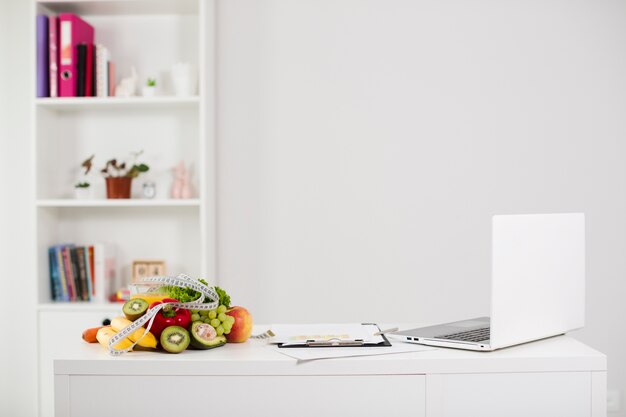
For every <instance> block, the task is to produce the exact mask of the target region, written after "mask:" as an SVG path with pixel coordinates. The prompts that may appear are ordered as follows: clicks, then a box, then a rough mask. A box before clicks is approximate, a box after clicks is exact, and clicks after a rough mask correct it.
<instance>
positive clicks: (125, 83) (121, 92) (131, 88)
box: [115, 66, 139, 97]
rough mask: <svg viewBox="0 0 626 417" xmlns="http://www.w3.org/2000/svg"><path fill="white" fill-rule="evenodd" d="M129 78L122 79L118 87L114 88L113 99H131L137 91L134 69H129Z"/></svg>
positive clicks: (135, 71) (136, 77)
mask: <svg viewBox="0 0 626 417" xmlns="http://www.w3.org/2000/svg"><path fill="white" fill-rule="evenodd" d="M130 73H131V76H130V77H128V78H122V81H120V83H119V85H118V86H117V87H116V88H115V97H133V96H134V95H135V92H136V91H137V80H138V79H139V77H138V76H137V70H136V69H135V67H134V66H133V67H131V68H130Z"/></svg>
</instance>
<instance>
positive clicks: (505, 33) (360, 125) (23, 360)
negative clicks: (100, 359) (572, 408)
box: [0, 0, 626, 416]
mask: <svg viewBox="0 0 626 417" xmlns="http://www.w3.org/2000/svg"><path fill="white" fill-rule="evenodd" d="M28 3H29V2H26V1H23V0H0V53H1V55H0V56H2V57H6V56H8V55H7V51H8V53H9V54H10V56H11V62H12V64H11V65H8V64H7V61H6V60H5V59H3V60H2V61H0V166H1V167H2V170H1V171H0V172H1V173H2V175H0V190H2V198H1V199H0V230H1V231H2V235H3V237H2V238H0V262H1V263H2V272H3V277H2V285H3V287H2V288H3V300H2V302H1V303H0V309H1V314H2V316H3V317H6V315H7V314H12V313H11V312H13V311H16V310H17V311H20V310H19V308H20V307H19V303H21V301H22V300H21V299H20V298H19V297H20V295H22V294H28V292H29V286H30V285H31V283H33V282H34V280H32V279H26V278H24V277H23V276H22V275H23V274H24V272H23V271H24V269H23V266H24V265H28V262H29V259H28V257H27V256H25V253H26V252H27V251H23V250H22V249H21V248H24V247H26V246H28V245H29V244H30V241H29V236H32V235H31V234H30V231H29V230H28V227H30V225H29V224H28V223H27V222H28V219H26V218H25V217H23V213H25V212H27V210H29V209H30V206H29V205H28V200H27V198H28V192H29V190H28V189H26V188H24V187H22V183H19V182H18V183H16V182H14V181H12V179H13V178H15V177H16V176H17V175H16V173H18V174H19V176H20V177H21V178H23V177H22V176H23V175H25V173H27V172H28V170H24V171H20V167H23V166H24V164H27V163H28V162H29V159H28V155H29V153H28V152H29V145H28V141H29V139H28V137H29V132H28V131H27V128H28V117H29V114H28V110H29V108H28V100H29V98H28V96H27V95H25V94H24V91H27V90H28V89H30V88H31V87H32V86H31V85H30V82H31V80H30V79H29V76H28V74H29V73H28V72H27V71H13V70H12V68H15V67H19V68H28V67H27V65H29V64H28V58H29V57H28V51H29V43H28V42H29V37H28V30H29V27H28V26H27V25H25V24H24V22H27V21H28V19H29V16H30V15H29V12H28V7H29V5H28ZM625 8H626V4H625V3H624V2H622V1H619V0H614V1H607V0H572V1H565V0H561V1H557V0H542V1H539V0H532V1H521V0H516V1H511V0H498V1H495V0H493V1H489V0H477V1H473V2H465V1H461V0H458V1H451V0H440V1H426V0H419V1H408V0H406V1H401V0H391V1H389V0H387V1H383V0H376V1H374V0H358V1H357V0H332V1H331V0H316V1H313V0H307V1H305V0H298V1H295V0H280V1H279V0H275V1H269V0H268V1H263V2H260V1H257V0H228V1H220V2H219V29H218V46H219V53H218V61H219V68H218V69H219V74H218V86H217V87H218V91H219V92H218V94H219V98H218V104H219V106H218V108H219V114H218V137H219V146H218V147H219V149H218V155H219V170H218V175H219V184H218V186H219V201H220V204H219V219H220V221H219V234H220V235H219V273H220V279H221V282H222V283H223V284H224V286H225V287H226V288H227V289H229V291H230V292H231V293H232V294H233V296H234V299H235V301H236V302H237V303H238V304H242V305H246V306H248V307H249V308H250V309H251V311H252V312H253V314H254V315H255V318H256V320H257V322H272V321H291V322H295V321H324V320H335V321H342V320H376V321H381V322H395V321H402V322H407V321H415V322H435V321H440V320H448V319H455V318H462V317H464V316H466V315H468V314H480V313H484V312H485V311H486V310H487V306H486V303H487V297H486V289H487V288H488V274H489V271H488V269H489V268H488V262H489V221H490V220H489V217H490V216H491V215H492V214H494V213H517V212H539V211H562V210H567V211H572V210H582V211H585V212H586V213H587V220H588V285H589V288H588V314H587V318H588V326H587V327H586V328H585V329H584V330H583V331H581V332H578V333H577V335H578V336H579V337H580V338H581V339H583V340H584V341H586V342H587V343H589V344H591V345H593V346H595V347H597V348H598V349H600V350H602V351H604V352H606V353H608V354H609V367H610V374H609V387H617V388H619V389H621V390H622V392H623V391H624V390H625V389H626V358H625V357H624V354H623V352H622V350H623V349H621V346H624V343H626V340H625V339H626V337H624V336H623V335H624V333H623V332H621V329H622V328H623V317H624V316H625V315H626V314H625V313H626V311H625V310H626V307H624V304H623V303H622V295H623V294H624V292H625V290H626V288H625V284H624V275H625V273H626V257H624V253H625V249H626V233H625V232H626V217H625V213H626V193H625V190H626V164H624V162H623V159H624V155H625V154H626V144H624V137H625V133H626V118H624V117H623V116H624V114H626V113H625V110H626V81H625V80H626V78H625V77H624V74H626V49H625V48H624V47H623V43H624V39H626V33H625V32H626V10H625ZM9 71H10V73H9ZM9 74H10V77H9V76H8V75H9ZM9 174H10V175H11V176H8V175H9ZM23 181H24V182H26V183H29V182H28V181H30V179H28V178H24V179H23ZM8 196H10V197H8ZM7 236H10V237H11V239H10V240H9V239H7V238H6V237H7ZM30 290H32V288H30ZM6 294H10V296H6ZM23 314H24V319H23V320H20V321H19V322H9V323H8V324H7V323H6V321H5V326H6V327H5V329H8V330H9V331H10V335H11V339H12V340H17V341H18V342H12V343H11V348H10V349H9V346H8V345H7V344H6V343H2V344H0V349H1V350H0V361H1V362H0V369H2V372H0V414H1V415H5V414H6V415H11V416H20V415H25V416H32V415H34V410H35V403H34V397H33V385H34V381H35V376H34V375H35V368H34V363H33V358H34V336H35V333H36V329H35V327H34V326H35V324H34V320H33V319H32V317H33V316H34V313H32V312H31V311H23ZM609 330H611V332H610V333H609ZM7 351H10V355H9V354H7ZM621 415H626V414H621Z"/></svg>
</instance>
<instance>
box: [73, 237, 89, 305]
mask: <svg viewBox="0 0 626 417" xmlns="http://www.w3.org/2000/svg"><path fill="white" fill-rule="evenodd" d="M75 253H76V264H77V265H76V266H77V269H78V277H79V281H80V292H81V294H80V295H81V297H80V298H81V300H83V301H89V284H88V282H87V265H86V263H85V247H84V246H78V247H77V248H76V252H75Z"/></svg>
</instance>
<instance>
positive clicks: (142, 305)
mask: <svg viewBox="0 0 626 417" xmlns="http://www.w3.org/2000/svg"><path fill="white" fill-rule="evenodd" d="M148 307H150V305H149V304H148V302H147V301H146V300H144V299H143V298H133V299H132V300H128V301H126V303H124V306H123V307H122V311H123V312H124V315H125V316H126V318H127V319H128V320H130V321H135V320H137V319H138V318H139V317H141V316H143V315H144V314H146V311H148Z"/></svg>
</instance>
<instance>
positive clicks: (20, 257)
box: [0, 0, 37, 417]
mask: <svg viewBox="0 0 626 417" xmlns="http://www.w3.org/2000/svg"><path fill="white" fill-rule="evenodd" d="M29 6H30V2H27V1H23V0H0V57H1V58H0V265H1V270H2V275H1V276H0V283H1V288H2V301H0V317H2V324H3V331H4V337H3V338H2V339H3V341H2V343H0V415H1V416H12V417H13V416H15V417H20V416H34V415H35V413H36V410H37V403H36V396H35V393H36V391H35V387H36V381H37V379H36V368H35V343H36V339H35V337H36V334H37V324H36V321H35V309H34V305H35V301H36V299H35V298H34V297H33V295H34V294H35V288H34V284H35V280H34V279H33V278H32V276H31V275H30V273H31V272H32V268H31V266H30V264H31V263H32V257H31V256H28V253H32V249H31V247H30V245H31V241H32V240H31V236H32V235H33V233H32V229H31V227H32V222H31V221H30V220H31V219H32V216H31V213H32V212H31V211H30V210H31V209H32V205H31V204H30V200H29V198H30V192H31V189H30V185H31V178H30V175H29V173H30V171H31V170H30V169H29V166H30V165H29V164H30V158H29V155H30V153H29V151H30V144H29V142H30V131H29V121H30V119H29V117H30V113H29V106H28V104H29V100H30V94H31V92H32V93H33V94H34V89H33V87H32V80H31V79H30V61H29V58H30V57H29V56H28V53H29V51H30V47H29V45H30V40H31V39H30V35H29V33H30V26H29V25H28V22H29V16H30V13H29ZM27 216H29V217H27Z"/></svg>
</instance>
